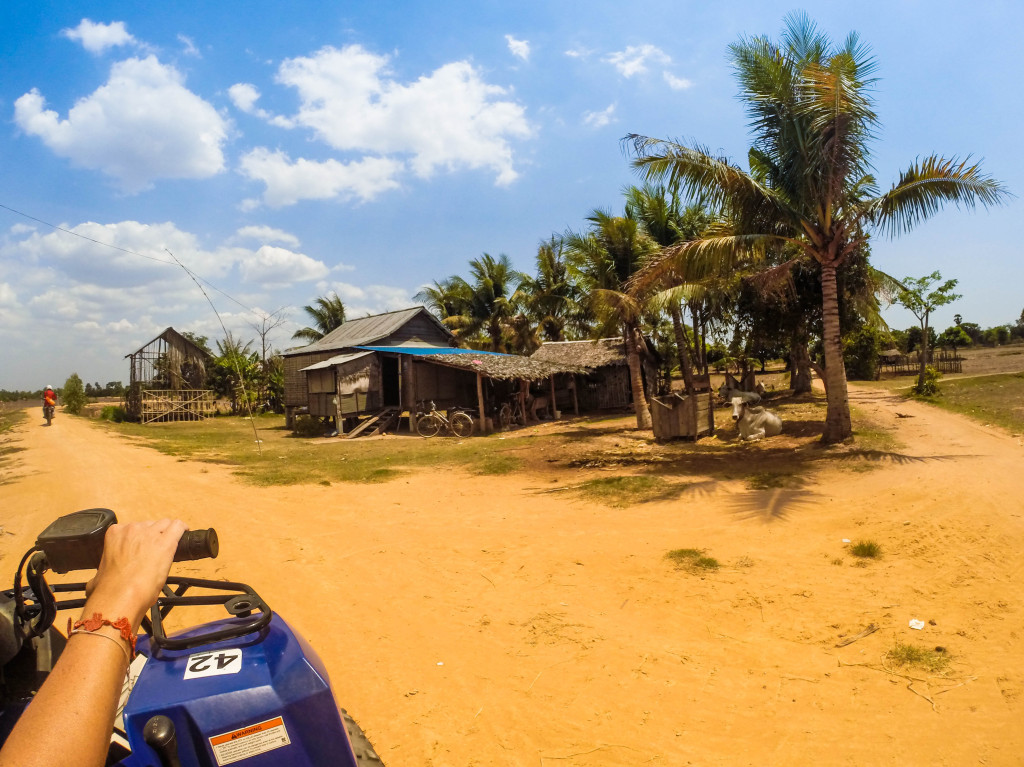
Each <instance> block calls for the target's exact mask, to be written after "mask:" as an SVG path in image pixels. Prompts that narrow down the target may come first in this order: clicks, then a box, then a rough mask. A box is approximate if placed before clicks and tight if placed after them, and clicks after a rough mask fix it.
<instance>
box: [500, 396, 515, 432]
mask: <svg viewBox="0 0 1024 767" xmlns="http://www.w3.org/2000/svg"><path fill="white" fill-rule="evenodd" d="M511 423H512V406H511V405H509V404H508V403H507V402H505V403H502V406H501V410H499V411H498V425H499V426H501V428H502V429H507V428H508V427H509V424H511Z"/></svg>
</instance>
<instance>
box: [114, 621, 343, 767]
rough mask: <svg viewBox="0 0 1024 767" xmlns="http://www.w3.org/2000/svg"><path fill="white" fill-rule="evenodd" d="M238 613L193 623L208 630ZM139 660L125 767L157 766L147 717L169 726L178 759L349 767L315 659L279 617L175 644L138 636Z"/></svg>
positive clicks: (253, 766) (191, 766) (192, 765)
mask: <svg viewBox="0 0 1024 767" xmlns="http://www.w3.org/2000/svg"><path fill="white" fill-rule="evenodd" d="M244 621H245V619H244V618H229V619H226V620H223V621H218V622H216V623H212V624H207V625H204V626H199V627H197V628H194V629H191V630H190V631H187V632H185V633H183V634H181V635H177V636H175V639H178V638H188V637H192V636H201V635H204V634H210V633H211V631H215V630H221V629H223V628H227V627H230V626H231V625H233V624H239V623H242V622H244ZM137 649H138V651H139V653H140V654H141V655H144V656H146V661H145V665H143V667H142V671H141V673H140V674H139V676H138V679H137V681H136V682H135V685H134V687H133V688H132V690H131V694H130V695H129V697H128V701H127V703H126V705H125V707H124V728H125V735H126V737H127V739H128V743H129V744H130V746H131V755H130V756H128V757H126V758H125V759H124V760H122V761H121V762H119V764H121V765H123V767H148V766H149V765H153V764H158V763H159V761H158V759H159V754H158V753H157V752H156V751H154V749H153V748H152V747H151V746H150V745H149V744H147V743H146V739H145V737H144V729H145V727H146V724H147V722H149V721H150V719H152V718H153V717H154V716H158V715H159V716H166V717H168V718H169V719H170V720H171V721H172V722H173V724H174V731H175V733H176V737H177V753H178V754H179V758H180V760H181V765H182V767H221V765H225V764H232V763H234V762H236V761H237V762H243V761H244V765H245V767H272V766H276V767H319V766H321V765H337V766H338V767H355V766H356V760H355V758H354V756H353V754H352V749H351V746H350V744H349V740H348V736H347V735H346V731H345V725H344V723H343V721H342V718H341V713H340V712H339V710H338V707H337V704H336V703H335V700H334V696H333V694H332V692H331V685H330V681H329V679H328V677H327V672H326V670H325V669H324V665H323V663H322V662H321V661H320V658H319V657H318V656H317V654H316V652H314V650H313V648H311V647H310V646H309V644H308V643H307V642H306V641H305V640H303V639H302V638H301V637H299V636H298V635H296V634H295V633H294V632H293V631H292V630H291V628H290V627H289V626H288V624H287V623H286V622H285V621H284V620H283V619H282V618H281V617H280V616H278V615H274V616H272V618H271V620H270V623H269V624H268V625H267V626H266V627H264V628H263V629H261V630H259V631H258V633H256V634H254V635H248V636H244V637H240V638H238V639H231V640H226V641H222V642H217V643H214V644H207V645H201V646H198V647H192V648H188V649H182V650H169V649H165V648H160V647H154V646H153V644H152V642H151V639H150V637H145V636H140V637H139V643H138V648H137Z"/></svg>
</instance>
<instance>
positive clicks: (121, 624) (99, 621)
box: [68, 613, 136, 658]
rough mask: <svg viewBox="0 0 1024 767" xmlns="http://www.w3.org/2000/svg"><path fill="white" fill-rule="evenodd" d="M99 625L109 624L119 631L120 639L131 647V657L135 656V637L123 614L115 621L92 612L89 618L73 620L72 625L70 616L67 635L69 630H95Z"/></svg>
mask: <svg viewBox="0 0 1024 767" xmlns="http://www.w3.org/2000/svg"><path fill="white" fill-rule="evenodd" d="M101 626H110V627H111V628H115V629H117V630H118V631H120V632H121V639H123V640H124V641H125V642H127V643H128V646H129V647H130V648H131V651H132V657H133V658H134V657H135V637H136V635H135V634H133V633H132V624H131V623H129V622H128V619H127V618H125V617H124V616H122V617H120V618H118V619H117V620H116V621H108V620H107V619H106V618H104V617H103V616H102V615H100V614H99V613H93V614H92V617H91V618H83V619H82V620H80V621H75V623H74V625H72V624H71V618H68V636H71V632H72V631H74V630H75V629H79V628H83V629H85V630H86V631H96V630H97V629H99V628H100V627H101Z"/></svg>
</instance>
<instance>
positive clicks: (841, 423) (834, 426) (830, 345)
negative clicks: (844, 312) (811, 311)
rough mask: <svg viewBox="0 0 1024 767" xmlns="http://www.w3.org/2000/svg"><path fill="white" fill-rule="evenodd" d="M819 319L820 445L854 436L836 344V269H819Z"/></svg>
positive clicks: (839, 345)
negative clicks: (821, 350) (821, 358)
mask: <svg viewBox="0 0 1024 767" xmlns="http://www.w3.org/2000/svg"><path fill="white" fill-rule="evenodd" d="M821 295H822V302H821V316H822V324H823V325H824V333H823V336H824V337H823V338H822V341H823V342H824V345H825V400H826V402H827V403H828V410H827V411H826V414H825V431H824V433H823V434H822V435H821V441H822V442H825V443H833V442H842V441H843V440H845V439H846V438H847V437H850V436H851V435H852V434H853V426H852V424H851V422H850V400H849V395H848V393H847V390H846V368H845V367H844V365H843V348H842V346H841V344H840V340H839V289H838V286H837V284H836V267H835V266H834V265H828V266H826V265H825V264H822V266H821Z"/></svg>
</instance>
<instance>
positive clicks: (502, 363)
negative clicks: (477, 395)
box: [416, 353, 586, 381]
mask: <svg viewBox="0 0 1024 767" xmlns="http://www.w3.org/2000/svg"><path fill="white" fill-rule="evenodd" d="M416 359H419V360H428V361H430V362H434V363H436V364H438V365H445V366H447V367H451V368H458V369H460V370H471V371H473V372H474V373H483V374H484V375H485V376H487V377H488V378H497V379H501V380H505V381H511V380H523V381H541V380H544V379H546V378H548V377H549V376H553V375H556V374H557V373H584V372H586V370H585V369H584V368H581V367H579V366H576V365H566V364H562V363H556V362H544V361H542V360H536V359H534V358H533V357H520V356H518V355H515V354H479V355H477V354H466V353H463V354H418V355H416Z"/></svg>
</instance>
